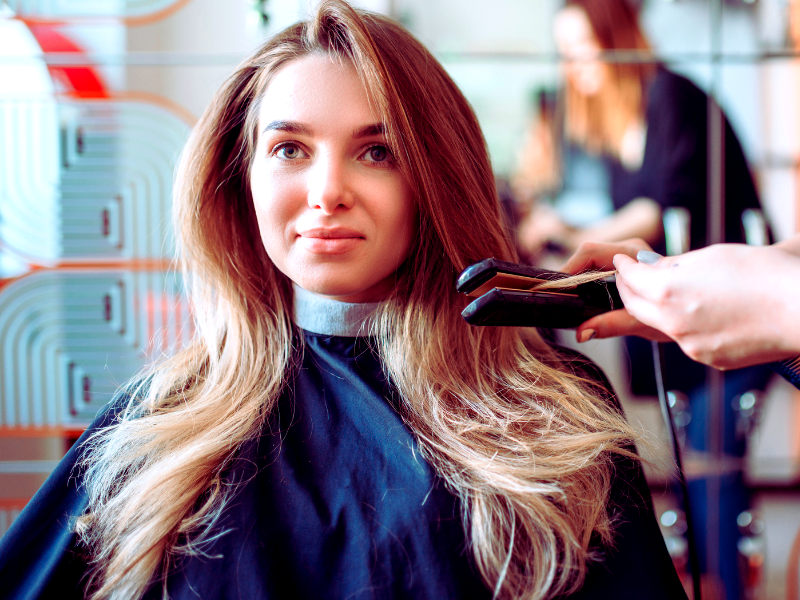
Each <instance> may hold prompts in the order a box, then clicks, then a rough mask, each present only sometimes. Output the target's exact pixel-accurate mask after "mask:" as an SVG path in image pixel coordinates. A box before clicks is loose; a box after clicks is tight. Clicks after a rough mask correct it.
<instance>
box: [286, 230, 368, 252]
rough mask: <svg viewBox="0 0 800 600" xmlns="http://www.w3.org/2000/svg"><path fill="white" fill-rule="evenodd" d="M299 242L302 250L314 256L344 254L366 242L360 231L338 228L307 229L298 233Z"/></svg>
mask: <svg viewBox="0 0 800 600" xmlns="http://www.w3.org/2000/svg"><path fill="white" fill-rule="evenodd" d="M297 241H298V243H299V244H300V245H301V247H302V248H304V249H305V250H307V251H308V252H311V253H313V254H344V253H345V252H350V251H351V250H353V249H354V248H355V247H356V246H358V245H359V244H361V243H362V242H363V241H365V240H364V235H363V234H362V233H361V232H360V231H356V230H355V229H347V228H345V227H336V228H333V229H326V228H317V229H306V230H304V231H301V232H299V233H298V240H297Z"/></svg>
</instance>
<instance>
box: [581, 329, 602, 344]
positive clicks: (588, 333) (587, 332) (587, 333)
mask: <svg viewBox="0 0 800 600" xmlns="http://www.w3.org/2000/svg"><path fill="white" fill-rule="evenodd" d="M596 333H597V332H596V331H595V330H594V329H584V330H583V331H581V333H580V335H579V336H578V343H580V344H582V343H583V342H588V341H589V340H591V339H592V338H593V337H594V336H595V334H596Z"/></svg>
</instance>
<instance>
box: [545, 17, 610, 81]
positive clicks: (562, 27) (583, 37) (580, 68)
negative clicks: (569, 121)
mask: <svg viewBox="0 0 800 600" xmlns="http://www.w3.org/2000/svg"><path fill="white" fill-rule="evenodd" d="M553 34H554V37H555V42H556V47H557V48H558V53H559V54H560V55H561V56H562V57H564V58H565V59H567V62H566V63H564V72H565V74H566V76H567V79H569V81H570V83H572V85H573V86H574V87H575V89H576V90H577V91H578V92H579V93H580V94H583V95H584V96H594V95H595V94H597V93H598V92H599V91H600V89H601V88H602V87H603V84H604V83H605V80H606V65H605V64H603V63H602V62H600V60H598V57H599V56H600V52H601V51H602V48H601V47H600V44H599V43H598V42H597V39H596V38H595V36H594V31H592V24H591V23H590V22H589V17H587V16H586V13H585V12H584V11H583V9H581V8H578V7H577V6H569V7H567V8H565V9H563V10H561V11H560V12H559V13H558V14H557V15H556V18H555V22H554V24H553Z"/></svg>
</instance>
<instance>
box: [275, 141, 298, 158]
mask: <svg viewBox="0 0 800 600" xmlns="http://www.w3.org/2000/svg"><path fill="white" fill-rule="evenodd" d="M274 154H275V156H277V157H278V158H283V159H284V160H293V159H295V158H303V157H304V156H305V152H303V151H302V150H301V149H300V147H299V146H296V145H295V144H284V145H283V146H280V147H279V148H277V149H276V150H274Z"/></svg>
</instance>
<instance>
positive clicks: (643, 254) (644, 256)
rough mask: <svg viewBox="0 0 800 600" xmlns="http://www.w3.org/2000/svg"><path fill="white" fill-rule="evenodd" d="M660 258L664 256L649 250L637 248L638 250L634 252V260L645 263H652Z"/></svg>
mask: <svg viewBox="0 0 800 600" xmlns="http://www.w3.org/2000/svg"><path fill="white" fill-rule="evenodd" d="M662 258H664V257H663V256H661V255H660V254H659V253H658V252H650V250H639V252H637V253H636V260H638V261H639V262H640V263H644V264H646V265H654V264H656V263H657V262H658V261H660V260H661V259H662Z"/></svg>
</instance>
